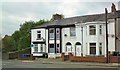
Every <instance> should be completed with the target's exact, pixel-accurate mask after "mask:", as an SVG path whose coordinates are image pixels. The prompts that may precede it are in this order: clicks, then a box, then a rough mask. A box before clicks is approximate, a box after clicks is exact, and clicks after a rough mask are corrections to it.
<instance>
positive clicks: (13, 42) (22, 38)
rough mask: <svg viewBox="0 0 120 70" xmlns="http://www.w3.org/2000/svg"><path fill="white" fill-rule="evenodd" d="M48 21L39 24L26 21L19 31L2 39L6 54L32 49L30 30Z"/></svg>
mask: <svg viewBox="0 0 120 70" xmlns="http://www.w3.org/2000/svg"><path fill="white" fill-rule="evenodd" d="M47 22H48V21H45V20H40V21H38V22H34V21H26V22H25V23H23V24H22V25H20V29H19V31H15V32H14V33H13V34H12V36H8V35H6V36H5V37H4V38H3V39H2V44H3V45H2V46H3V48H2V49H3V51H4V52H13V51H20V50H22V49H26V48H27V49H28V48H30V30H31V28H32V27H35V26H40V25H42V24H45V23H47Z"/></svg>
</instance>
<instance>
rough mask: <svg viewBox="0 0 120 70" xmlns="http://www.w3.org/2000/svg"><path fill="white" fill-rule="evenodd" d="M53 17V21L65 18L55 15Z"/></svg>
mask: <svg viewBox="0 0 120 70" xmlns="http://www.w3.org/2000/svg"><path fill="white" fill-rule="evenodd" d="M52 17H53V20H60V19H62V18H63V17H62V15H61V14H53V16H52Z"/></svg>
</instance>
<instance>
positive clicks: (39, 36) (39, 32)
mask: <svg viewBox="0 0 120 70" xmlns="http://www.w3.org/2000/svg"><path fill="white" fill-rule="evenodd" d="M37 39H38V40H40V39H41V31H37Z"/></svg>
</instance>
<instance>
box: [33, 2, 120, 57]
mask: <svg viewBox="0 0 120 70" xmlns="http://www.w3.org/2000/svg"><path fill="white" fill-rule="evenodd" d="M53 19H54V20H53V21H50V22H49V23H47V24H44V25H41V26H37V27H34V28H32V29H31V45H32V47H31V54H33V56H40V53H39V52H46V53H48V58H56V57H61V53H65V55H68V53H72V54H73V55H74V56H105V57H106V25H105V13H102V14H92V15H85V16H76V17H70V18H64V19H63V18H62V16H61V15H60V14H54V15H53ZM107 19H108V21H107V26H108V51H109V52H110V53H112V52H114V51H119V50H120V40H119V39H120V36H119V34H120V10H116V8H115V5H114V4H112V6H111V12H109V13H108V14H107Z"/></svg>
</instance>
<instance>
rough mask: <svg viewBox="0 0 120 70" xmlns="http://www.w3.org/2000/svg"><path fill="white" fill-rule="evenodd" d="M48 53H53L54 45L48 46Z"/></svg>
mask: <svg viewBox="0 0 120 70" xmlns="http://www.w3.org/2000/svg"><path fill="white" fill-rule="evenodd" d="M49 53H55V48H54V44H49Z"/></svg>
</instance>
